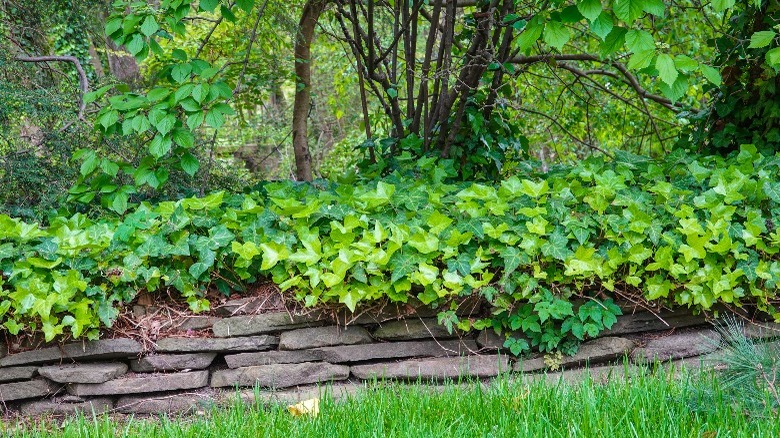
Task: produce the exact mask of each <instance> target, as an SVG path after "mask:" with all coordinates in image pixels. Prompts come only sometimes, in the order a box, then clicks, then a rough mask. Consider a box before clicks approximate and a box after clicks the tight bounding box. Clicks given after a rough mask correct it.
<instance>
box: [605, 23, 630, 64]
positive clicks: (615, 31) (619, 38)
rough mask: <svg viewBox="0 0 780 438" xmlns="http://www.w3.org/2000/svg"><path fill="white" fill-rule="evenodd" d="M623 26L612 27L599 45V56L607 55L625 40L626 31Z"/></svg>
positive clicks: (621, 45)
mask: <svg viewBox="0 0 780 438" xmlns="http://www.w3.org/2000/svg"><path fill="white" fill-rule="evenodd" d="M627 32H628V31H627V30H626V29H625V28H623V27H619V26H617V27H613V28H612V31H611V32H610V33H609V34H608V35H607V38H606V39H605V40H604V42H602V43H601V44H600V45H599V52H600V53H601V56H603V57H607V56H610V55H612V54H614V53H615V52H617V51H618V50H620V49H621V48H622V47H623V45H624V44H625V42H626V33H627Z"/></svg>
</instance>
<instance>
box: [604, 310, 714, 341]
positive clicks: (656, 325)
mask: <svg viewBox="0 0 780 438" xmlns="http://www.w3.org/2000/svg"><path fill="white" fill-rule="evenodd" d="M657 315H658V316H656V315H654V314H652V313H650V312H637V313H634V314H632V315H621V316H618V317H617V322H616V323H615V324H614V325H613V326H612V328H610V329H609V330H604V331H603V332H601V333H600V334H599V335H600V336H618V335H627V334H633V333H642V332H653V331H661V330H670V329H672V328H678V329H679V328H683V327H692V326H696V325H703V324H707V320H706V318H705V316H704V315H693V314H691V313H690V312H689V311H685V310H677V311H674V312H670V311H661V312H657ZM664 322H666V324H665V323H664ZM667 324H668V325H667Z"/></svg>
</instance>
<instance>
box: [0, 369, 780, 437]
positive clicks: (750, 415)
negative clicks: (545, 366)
mask: <svg viewBox="0 0 780 438" xmlns="http://www.w3.org/2000/svg"><path fill="white" fill-rule="evenodd" d="M731 394H733V393H732V392H729V391H728V390H726V389H725V388H724V386H723V385H722V383H721V382H720V381H719V380H718V379H717V378H715V377H714V376H712V375H709V374H699V375H693V374H691V375H688V376H687V377H683V378H679V377H674V376H672V375H671V374H664V373H657V374H653V375H651V374H643V375H638V376H634V377H632V378H631V381H630V382H626V381H625V380H623V379H614V380H612V381H610V382H609V383H606V384H604V383H597V382H595V381H591V380H589V379H586V380H584V381H582V382H579V383H572V384H568V383H562V382H559V383H550V382H545V381H535V382H531V383H528V382H525V383H524V382H522V381H520V380H519V379H509V378H505V379H499V380H496V381H493V382H491V383H488V384H481V385H480V384H477V383H473V382H472V383H465V384H460V385H457V384H448V385H444V386H442V387H437V388H436V390H433V389H431V387H428V386H425V385H401V384H387V385H383V384H378V385H376V386H375V387H374V388H372V389H370V390H366V391H364V392H361V393H359V394H357V395H356V396H349V397H346V398H343V399H341V400H339V401H334V400H331V399H330V398H329V397H328V396H325V397H324V398H323V400H322V403H321V405H320V413H319V415H318V416H316V417H311V416H293V415H291V414H290V412H288V410H287V406H285V405H281V404H276V405H271V406H262V405H251V406H250V405H245V404H242V403H240V402H238V401H237V402H235V403H233V404H232V405H230V406H223V407H215V408H213V409H211V410H209V411H207V412H205V413H202V414H200V415H190V416H184V417H166V416H161V417H159V418H132V417H118V416H98V417H96V418H92V417H89V416H87V417H74V418H69V419H65V420H62V419H59V420H57V419H47V420H39V422H38V423H34V424H30V423H27V424H21V423H19V422H18V421H16V420H6V422H4V423H3V434H4V435H5V436H13V437H85V438H86V437H111V436H132V437H260V436H267V437H285V438H289V437H320V436H322V437H391V436H392V437H395V436H398V437H454V436H463V437H526V436H527V437H547V436H549V437H573V436H577V437H623V436H626V437H696V438H715V437H736V436H744V437H777V436H780V421H778V420H777V412H776V411H773V410H772V409H771V408H768V407H767V406H769V404H762V403H761V402H758V403H753V404H752V405H750V406H749V405H748V404H746V401H744V400H741V399H740V397H733V396H732V395H731Z"/></svg>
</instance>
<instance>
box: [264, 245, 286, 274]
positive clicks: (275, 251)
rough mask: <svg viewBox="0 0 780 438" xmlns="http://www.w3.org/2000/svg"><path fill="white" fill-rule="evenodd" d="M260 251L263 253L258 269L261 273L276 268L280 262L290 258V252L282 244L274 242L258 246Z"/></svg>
mask: <svg viewBox="0 0 780 438" xmlns="http://www.w3.org/2000/svg"><path fill="white" fill-rule="evenodd" d="M260 250H262V251H263V263H262V265H261V266H260V269H262V270H263V271H269V270H271V268H273V267H274V266H276V264H277V263H279V262H280V261H282V260H286V259H287V257H289V256H290V251H289V250H288V249H287V247H285V246H284V245H282V244H279V243H276V242H268V243H262V244H260Z"/></svg>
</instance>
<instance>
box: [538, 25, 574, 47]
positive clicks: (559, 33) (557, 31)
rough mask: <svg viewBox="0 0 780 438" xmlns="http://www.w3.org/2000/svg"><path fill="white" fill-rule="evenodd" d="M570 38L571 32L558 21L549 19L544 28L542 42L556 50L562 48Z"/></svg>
mask: <svg viewBox="0 0 780 438" xmlns="http://www.w3.org/2000/svg"><path fill="white" fill-rule="evenodd" d="M570 38H571V32H569V29H568V28H567V27H566V26H564V25H563V23H561V22H560V21H550V22H548V23H547V26H546V27H545V28H544V42H546V43H547V44H549V45H551V46H553V47H555V48H556V49H558V50H561V49H563V45H564V44H566V43H567V42H569V39H570Z"/></svg>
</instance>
